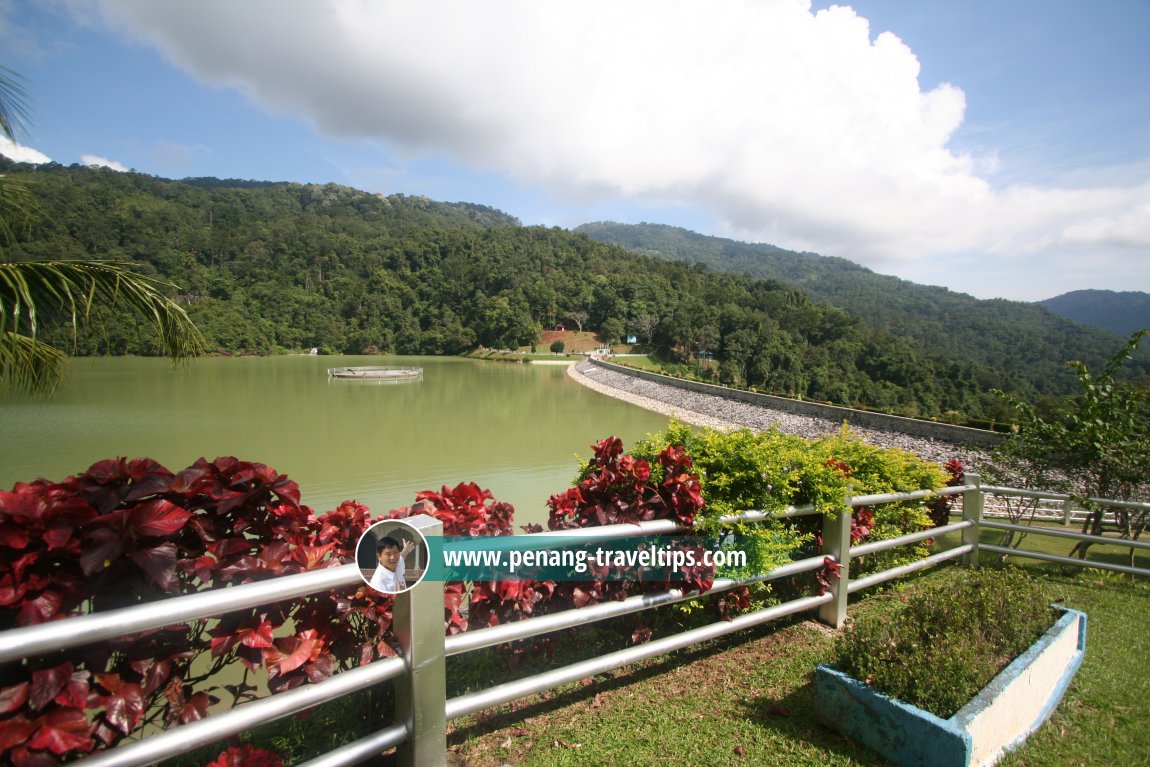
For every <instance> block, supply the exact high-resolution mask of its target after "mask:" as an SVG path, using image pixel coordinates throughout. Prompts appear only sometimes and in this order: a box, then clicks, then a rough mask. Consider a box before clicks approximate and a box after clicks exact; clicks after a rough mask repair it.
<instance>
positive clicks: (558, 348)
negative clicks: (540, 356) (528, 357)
mask: <svg viewBox="0 0 1150 767" xmlns="http://www.w3.org/2000/svg"><path fill="white" fill-rule="evenodd" d="M566 348H567V344H565V343H563V342H562V341H552V342H551V353H552V354H562V353H563V350H564V349H566ZM532 351H535V350H534V349H532Z"/></svg>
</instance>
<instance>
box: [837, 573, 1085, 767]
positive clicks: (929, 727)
mask: <svg viewBox="0 0 1150 767" xmlns="http://www.w3.org/2000/svg"><path fill="white" fill-rule="evenodd" d="M950 575H951V577H949V578H946V579H944V581H943V582H942V583H941V584H936V585H933V586H930V587H927V588H923V589H919V590H917V591H914V592H913V593H910V594H907V593H899V594H897V595H895V596H892V597H890V598H888V599H883V600H881V601H880V603H879V605H878V606H877V607H875V608H873V609H872V610H871V611H868V612H867V613H865V614H864V615H863V616H862V617H861V618H859V619H858V620H857V621H854V622H853V623H852V624H851V625H849V626H848V627H847V628H846V629H845V630H844V631H843V633H842V634H841V635H840V637H839V639H838V640H837V642H836V658H835V661H834V663H833V664H832V665H833V667H831V666H820V667H819V669H818V672H817V674H816V696H817V698H818V701H819V707H818V711H819V715H820V717H821V718H822V719H823V720H824V722H826V723H827V724H829V725H830V726H832V727H834V728H835V729H837V730H839V731H840V732H842V733H844V734H845V735H847V736H849V737H851V738H852V739H854V740H857V741H859V742H861V743H863V744H865V745H867V746H869V747H871V748H873V749H875V750H876V751H878V752H880V753H881V754H882V755H883V756H885V757H886V758H888V759H890V760H891V761H894V762H895V763H897V764H900V765H904V766H905V767H909V766H910V765H924V766H925V765H931V766H932V767H944V766H946V765H958V766H961V767H967V766H968V765H990V764H993V763H994V762H995V761H997V760H998V758H999V757H1000V756H1001V755H1002V754H1003V753H1004V752H1005V751H1006V750H1009V749H1010V748H1013V747H1016V746H1017V745H1019V744H1021V742H1022V741H1023V740H1025V738H1026V736H1027V735H1029V734H1030V732H1032V731H1034V730H1035V729H1036V728H1037V727H1038V726H1039V725H1040V724H1041V723H1042V722H1043V721H1045V720H1046V718H1047V717H1048V716H1049V715H1050V713H1051V711H1052V710H1053V709H1054V707H1055V706H1056V705H1057V703H1058V701H1059V700H1060V699H1061V697H1062V693H1063V692H1064V691H1065V689H1066V687H1067V686H1068V685H1069V682H1070V679H1071V678H1072V677H1073V675H1074V672H1075V671H1077V669H1078V666H1079V665H1080V664H1081V661H1082V655H1083V650H1084V642H1085V622H1086V616H1085V615H1084V614H1082V613H1079V612H1077V611H1073V610H1059V609H1055V608H1051V607H1047V606H1046V605H1047V600H1046V599H1045V598H1044V594H1043V589H1042V587H1041V584H1040V583H1038V582H1037V581H1035V580H1033V579H1032V578H1030V577H1029V576H1027V575H1026V574H1024V573H1022V572H1021V571H1017V570H1012V569H1002V570H991V569H986V570H967V569H963V568H956V569H955V570H953V571H952V573H951V574H950Z"/></svg>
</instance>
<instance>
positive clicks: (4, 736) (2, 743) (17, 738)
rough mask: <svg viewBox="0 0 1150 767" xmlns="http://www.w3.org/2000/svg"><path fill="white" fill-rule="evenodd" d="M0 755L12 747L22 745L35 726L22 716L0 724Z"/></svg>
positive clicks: (34, 729)
mask: <svg viewBox="0 0 1150 767" xmlns="http://www.w3.org/2000/svg"><path fill="white" fill-rule="evenodd" d="M0 724H2V725H3V726H0V755H3V754H4V753H6V752H7V751H8V749H10V748H12V747H13V746H18V745H20V744H21V743H24V742H26V741H27V740H28V738H29V737H31V735H32V733H33V732H35V731H36V725H35V724H33V723H32V722H29V721H28V720H27V719H25V718H24V717H22V716H15V717H12V718H11V719H5V720H4V721H3V722H0Z"/></svg>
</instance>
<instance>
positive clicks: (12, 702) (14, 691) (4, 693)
mask: <svg viewBox="0 0 1150 767" xmlns="http://www.w3.org/2000/svg"><path fill="white" fill-rule="evenodd" d="M31 689H32V683H31V682H21V683H20V684H15V685H12V686H11V687H0V715H3V714H11V713H12V712H13V711H15V710H17V709H18V708H20V707H21V706H23V705H24V703H25V702H26V701H27V700H28V695H29V691H30V690H31ZM3 750H4V749H2V748H0V751H3Z"/></svg>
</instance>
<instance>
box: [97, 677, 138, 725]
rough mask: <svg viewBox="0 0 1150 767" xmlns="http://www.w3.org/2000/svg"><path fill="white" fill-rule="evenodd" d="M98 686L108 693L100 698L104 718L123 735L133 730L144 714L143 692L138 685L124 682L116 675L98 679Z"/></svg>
mask: <svg viewBox="0 0 1150 767" xmlns="http://www.w3.org/2000/svg"><path fill="white" fill-rule="evenodd" d="M99 681H100V686H101V687H103V688H104V689H105V690H107V691H108V694H107V695H105V696H102V697H101V702H102V703H103V705H104V718H105V719H107V720H108V724H110V725H112V726H113V727H115V728H116V729H117V730H119V731H120V732H122V733H124V734H125V735H127V734H129V733H130V732H131V731H132V730H134V729H135V727H136V725H137V724H138V723H139V721H140V717H141V716H143V713H144V691H143V690H141V689H140V686H139V685H138V684H135V683H132V682H125V681H123V680H122V679H120V677H119V676H118V675H116V674H105V675H102V676H100V677H99Z"/></svg>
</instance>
